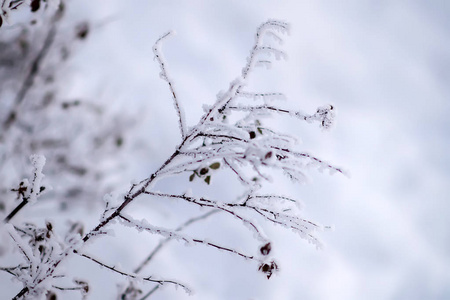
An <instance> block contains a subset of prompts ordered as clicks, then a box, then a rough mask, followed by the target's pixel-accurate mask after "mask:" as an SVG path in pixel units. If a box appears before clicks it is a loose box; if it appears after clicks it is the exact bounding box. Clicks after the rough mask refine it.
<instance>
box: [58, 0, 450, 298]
mask: <svg viewBox="0 0 450 300" xmlns="http://www.w3.org/2000/svg"><path fill="white" fill-rule="evenodd" d="M430 3H431V4H430ZM76 6H77V8H76V9H75V10H74V11H73V16H74V18H78V19H80V20H81V19H83V18H84V17H87V18H90V19H91V20H93V22H94V23H95V24H97V27H96V29H95V30H94V31H93V32H92V35H91V36H90V37H89V40H88V43H86V44H85V45H83V46H80V48H79V49H78V51H79V53H78V55H77V57H75V58H74V59H73V60H72V61H71V66H70V67H71V68H72V69H71V70H72V71H73V73H74V75H73V80H74V82H75V83H74V84H73V85H72V86H71V87H70V89H69V90H68V91H67V93H68V94H70V95H72V96H77V95H80V96H84V97H86V96H88V97H91V98H96V97H102V98H104V99H107V98H114V100H115V101H117V103H119V104H118V107H126V109H129V110H130V111H133V110H134V111H138V110H141V109H143V110H144V111H145V125H144V126H145V128H146V130H145V131H144V132H142V133H141V134H140V136H141V137H145V136H148V138H149V139H151V142H150V149H149V153H148V155H149V158H148V162H146V164H145V165H142V164H141V165H140V168H139V169H136V170H135V172H136V174H138V175H136V177H137V178H139V177H140V176H145V175H147V174H148V173H149V172H150V171H151V170H152V168H156V167H157V166H158V164H160V162H162V160H163V159H164V158H165V157H166V155H167V153H169V152H168V151H171V150H172V149H173V148H174V147H175V145H176V143H177V142H178V141H179V136H178V135H177V134H178V128H177V120H176V115H175V112H174V111H173V106H172V103H171V98H170V94H169V92H168V90H167V88H166V85H165V83H164V82H163V81H161V80H160V79H159V78H158V74H159V70H158V66H157V64H156V62H155V61H154V60H153V54H152V46H153V43H154V41H155V40H156V39H157V38H158V36H160V35H162V34H163V33H165V32H166V31H168V30H173V31H175V32H176V35H174V36H172V37H171V38H170V39H168V40H167V41H166V42H165V43H164V45H163V52H164V54H165V57H166V62H167V65H168V68H169V70H170V74H171V76H172V77H173V80H174V82H175V86H176V89H177V91H178V94H179V98H180V101H181V103H182V105H183V106H184V108H185V111H186V115H187V120H188V122H189V123H190V124H192V125H193V124H195V123H196V119H197V118H198V117H199V116H200V114H201V113H202V108H201V106H202V104H203V103H207V104H211V103H212V102H213V101H214V99H215V95H216V94H217V92H219V91H220V90H224V89H226V88H227V87H228V83H229V82H230V81H231V80H233V79H234V78H236V77H237V76H238V75H239V74H240V71H241V69H242V67H243V65H244V63H245V59H246V56H247V55H248V53H249V50H250V47H251V46H252V43H253V40H254V33H255V29H256V28H257V26H258V25H259V24H261V23H262V22H263V21H265V20H267V19H269V18H270V19H281V20H284V21H287V22H289V23H290V24H291V34H290V36H288V37H286V42H285V45H284V48H285V50H286V51H287V52H288V55H289V59H288V61H287V62H278V63H276V64H275V66H274V67H273V69H272V70H269V71H265V70H262V69H261V71H258V72H262V75H255V78H257V79H258V78H259V79H260V80H261V82H260V85H261V86H264V87H265V88H267V89H273V90H274V91H282V92H284V93H286V94H287V95H288V98H289V102H288V103H286V105H290V106H293V107H297V108H299V109H302V110H303V111H306V112H314V110H315V108H316V107H318V106H321V105H324V104H328V103H331V104H333V106H335V107H336V109H337V112H338V113H337V124H336V126H335V128H334V129H333V130H331V131H330V132H322V131H321V130H319V129H318V128H316V127H315V126H313V125H308V124H303V123H292V122H291V121H289V122H288V123H286V128H288V129H289V130H292V131H293V132H292V133H293V134H296V135H299V136H300V138H301V139H302V141H303V143H302V144H300V145H299V149H302V150H307V151H310V152H311V153H314V154H316V155H317V156H319V157H321V158H324V159H326V160H328V161H330V162H332V163H334V164H336V165H339V166H343V167H344V168H345V169H347V170H349V172H350V174H351V177H350V178H346V177H344V176H339V175H337V174H336V175H333V176H329V175H328V174H327V173H324V174H321V173H319V172H313V171H312V172H311V177H312V182H311V183H310V184H309V185H305V186H293V185H290V184H282V185H279V186H277V187H276V188H277V189H279V190H280V191H284V192H286V193H288V194H291V195H294V196H296V197H298V198H300V199H302V201H303V202H304V204H305V206H306V207H305V211H304V213H305V216H307V217H309V218H311V219H313V220H315V221H317V222H319V223H322V224H330V225H334V226H335V231H333V232H324V233H321V234H320V237H321V239H322V240H323V241H324V243H325V244H326V247H325V249H324V250H320V251H317V250H316V249H315V248H314V246H312V245H309V244H307V243H306V242H305V241H303V240H301V239H300V238H299V237H297V236H296V235H294V234H293V233H290V232H286V231H285V230H284V229H283V228H278V227H275V228H273V227H271V226H268V227H267V228H266V231H267V233H268V234H269V235H273V236H274V245H276V249H275V250H274V251H275V252H274V255H275V256H276V258H277V261H278V262H279V265H280V268H281V271H280V273H279V274H277V276H274V277H273V278H271V279H270V280H269V281H267V280H266V279H265V278H264V276H263V275H261V274H260V273H257V272H256V268H257V266H255V265H254V264H251V263H248V262H242V260H240V259H238V258H234V257H231V256H230V255H227V254H224V253H218V254H217V253H214V251H212V250H211V249H200V247H194V248H193V247H189V248H184V247H182V246H179V247H173V248H172V247H169V248H168V251H167V253H165V254H164V255H161V259H160V260H159V261H158V262H156V263H155V264H154V266H153V268H154V269H153V270H158V272H159V273H164V274H167V276H170V277H171V278H180V279H181V280H182V281H184V282H187V283H189V284H190V285H191V286H192V287H193V288H194V290H196V294H195V295H194V296H193V297H191V298H188V297H187V296H185V295H184V294H183V292H182V291H175V290H173V289H172V288H170V287H166V288H165V289H164V290H163V291H159V292H158V293H157V294H155V297H154V299H255V300H256V299H261V300H269V299H305V300H308V299H449V298H450V272H449V267H450V222H449V218H448V216H449V211H450V193H449V191H448V187H449V182H450V171H449V170H450V156H449V154H448V152H449V149H450V134H449V128H450V121H449V117H448V116H449V113H450V85H449V82H450V2H447V1H222V0H214V1H198V0H191V1H150V0H146V1H133V3H132V4H131V1H118V0H116V1H110V2H108V4H105V2H104V1H79V3H78V4H77V5H76ZM87 7H89V8H87ZM105 20H106V21H107V22H106V23H105ZM258 76H260V77H258ZM255 80H256V79H255ZM261 83H262V84H261ZM255 85H256V86H257V85H258V82H256V83H255ZM120 103H123V104H120ZM125 103H126V106H125ZM121 105H124V106H121ZM292 124H296V125H292ZM179 182H180V184H181V183H184V182H186V180H184V181H183V180H182V179H180V181H179ZM217 191H219V192H222V191H226V187H216V191H210V190H208V191H206V192H207V193H214V192H217ZM159 209H160V210H161V212H162V213H163V215H164V209H167V208H164V207H162V206H161V207H160V208H159ZM161 218H162V219H163V218H164V217H161ZM217 220H218V221H216V222H219V221H221V222H223V226H227V227H228V226H229V229H230V230H229V231H228V230H227V231H225V233H221V234H223V238H224V239H225V240H228V239H229V240H230V242H236V243H242V244H239V245H243V246H242V248H245V247H247V246H248V247H250V248H247V249H251V247H256V246H257V245H255V243H253V244H252V243H251V242H248V241H247V240H248V239H249V238H250V235H248V236H246V235H245V234H244V235H243V236H237V237H236V235H235V234H236V233H238V232H240V231H242V230H243V229H242V227H240V225H239V224H236V222H235V221H234V220H229V219H226V218H224V219H223V220H222V219H220V218H219V219H217ZM208 222H210V221H207V222H205V224H207V225H208V224H210V223H208ZM211 222H212V223H214V222H213V221H211ZM210 225H217V224H210ZM246 237H247V240H246ZM252 245H253V246H252ZM118 251H119V252H120V253H121V254H117V256H118V257H119V256H120V255H123V256H127V255H130V254H129V253H127V252H126V250H118ZM145 253H146V249H142V250H141V252H139V253H135V254H136V255H137V254H140V255H145ZM133 255H134V254H133ZM130 260H131V261H132V258H124V261H125V262H127V261H130ZM123 264H124V262H123ZM114 278H115V277H114ZM115 279H117V278H115ZM94 292H95V291H94ZM111 292H114V288H113V289H112V291H111ZM97 299H100V298H97Z"/></svg>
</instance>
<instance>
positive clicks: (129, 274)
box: [74, 251, 192, 294]
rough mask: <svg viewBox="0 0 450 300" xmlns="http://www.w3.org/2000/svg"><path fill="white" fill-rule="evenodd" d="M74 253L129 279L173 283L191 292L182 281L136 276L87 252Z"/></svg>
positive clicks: (162, 283)
mask: <svg viewBox="0 0 450 300" xmlns="http://www.w3.org/2000/svg"><path fill="white" fill-rule="evenodd" d="M74 253H76V254H78V255H79V256H81V257H84V258H87V259H89V260H91V261H93V262H95V263H96V264H98V265H100V266H102V267H104V268H106V269H108V270H111V271H113V272H115V273H117V274H120V275H122V276H125V277H128V278H131V279H138V280H143V281H148V282H153V283H158V284H160V285H164V284H173V285H175V286H179V287H181V288H183V290H184V291H185V292H186V293H188V294H190V293H191V292H192V291H191V289H190V288H188V287H187V286H186V285H184V284H182V283H179V282H177V281H175V280H170V279H157V278H153V276H148V277H141V276H137V275H135V274H131V273H127V272H124V271H122V270H120V269H119V268H117V267H115V266H110V265H108V264H106V263H104V262H101V261H100V260H98V259H96V258H94V257H92V256H90V255H88V254H85V253H79V252H78V251H74Z"/></svg>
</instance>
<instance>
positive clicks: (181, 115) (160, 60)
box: [153, 32, 186, 139]
mask: <svg viewBox="0 0 450 300" xmlns="http://www.w3.org/2000/svg"><path fill="white" fill-rule="evenodd" d="M170 34H171V32H168V33H166V34H164V35H163V36H161V37H160V38H159V39H158V40H157V41H156V43H155V45H154V46H153V53H154V54H155V59H156V61H157V62H158V64H159V67H160V68H161V73H160V76H161V78H162V79H163V80H164V81H166V82H167V84H168V85H169V89H170V92H171V93H172V98H173V105H174V107H175V110H176V112H177V114H178V125H179V127H180V132H181V139H184V138H185V137H186V121H185V117H184V112H183V110H182V108H181V105H180V102H179V100H178V98H177V95H176V93H175V89H174V87H173V82H172V80H171V79H170V77H169V75H168V74H167V68H166V65H165V63H164V60H163V55H162V53H161V51H160V49H159V47H160V44H161V43H162V41H163V40H164V39H166V38H167V37H168V36H169V35H170Z"/></svg>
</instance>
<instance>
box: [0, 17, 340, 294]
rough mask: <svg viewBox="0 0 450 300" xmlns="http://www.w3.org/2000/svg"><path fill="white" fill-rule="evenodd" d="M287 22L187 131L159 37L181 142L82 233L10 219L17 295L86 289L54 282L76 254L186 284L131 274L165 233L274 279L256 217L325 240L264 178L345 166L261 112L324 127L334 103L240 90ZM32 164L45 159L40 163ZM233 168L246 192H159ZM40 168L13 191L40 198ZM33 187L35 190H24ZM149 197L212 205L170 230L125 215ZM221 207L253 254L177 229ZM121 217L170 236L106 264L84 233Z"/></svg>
mask: <svg viewBox="0 0 450 300" xmlns="http://www.w3.org/2000/svg"><path fill="white" fill-rule="evenodd" d="M288 28H289V26H288V25H287V23H285V22H281V21H276V20H269V21H268V22H265V23H264V24H262V25H261V26H260V27H259V28H258V30H257V33H256V39H255V44H254V46H253V47H252V50H251V52H250V55H249V57H248V59H247V63H246V65H245V66H244V68H243V70H242V74H241V75H240V76H238V77H237V78H236V79H235V80H233V81H232V82H231V83H230V85H229V87H228V89H227V90H226V91H224V92H220V93H219V94H218V95H217V98H216V100H215V101H214V103H213V104H211V105H209V106H207V105H205V106H204V114H203V116H202V117H201V118H200V120H199V121H198V123H197V124H195V125H194V126H192V127H189V129H188V127H187V124H186V122H185V119H184V115H183V110H182V107H181V106H180V102H179V99H178V97H177V95H176V93H175V90H174V87H173V82H172V80H171V79H170V78H169V76H168V74H167V69H166V66H165V62H164V60H163V58H162V53H161V51H160V49H159V46H160V43H161V42H162V40H164V39H165V38H166V37H167V36H168V35H169V34H165V35H163V36H162V37H161V38H159V39H158V40H157V41H156V43H155V46H154V48H153V51H154V54H155V58H156V60H157V62H158V64H159V67H160V69H161V77H162V78H163V79H164V80H165V81H166V82H167V83H168V85H169V89H170V91H171V93H172V96H173V102H174V107H175V110H176V113H177V115H178V123H179V127H180V132H181V137H182V139H181V142H180V143H179V144H178V146H177V147H176V148H175V150H174V152H173V153H172V154H170V155H168V158H167V159H166V160H165V161H164V162H163V163H162V164H161V165H160V166H159V168H157V169H156V170H155V171H154V172H153V173H151V174H150V175H149V176H148V177H147V178H145V179H143V180H141V181H139V182H137V183H133V184H132V185H131V187H130V189H129V190H128V192H127V193H125V194H124V196H123V198H120V199H116V198H114V197H113V196H107V197H105V208H104V211H103V213H102V215H101V217H100V220H99V222H98V224H97V225H96V226H94V228H93V229H91V230H90V231H88V232H87V233H84V232H83V230H82V228H80V226H75V225H73V226H72V227H71V229H70V230H69V232H68V235H67V236H66V237H65V238H64V239H62V238H58V236H57V235H56V234H54V232H53V230H52V228H51V226H50V227H49V226H47V229H45V228H44V229H42V228H41V229H37V228H34V227H33V228H31V229H30V228H20V227H17V228H15V227H13V226H12V225H8V226H9V227H8V228H9V229H8V230H9V231H8V232H9V234H10V237H11V238H12V239H13V241H14V242H15V243H16V245H17V248H18V249H19V250H20V253H22V256H23V258H24V261H25V262H24V263H22V264H20V265H18V266H16V267H7V268H1V269H0V270H2V271H5V272H7V273H8V274H12V275H14V276H16V277H17V278H18V279H19V280H20V281H22V283H23V284H24V288H23V289H22V291H20V292H19V294H18V295H17V296H16V298H18V297H21V296H24V295H27V294H29V295H34V294H36V295H42V294H43V292H44V291H45V289H46V288H47V289H48V287H49V286H51V287H53V288H55V289H59V290H80V287H82V286H83V287H84V285H83V284H78V283H77V287H73V288H71V287H67V288H64V286H63V285H60V284H57V283H54V282H53V281H54V280H55V279H56V278H58V277H57V276H59V275H57V273H56V270H58V268H59V266H60V264H61V263H62V262H63V261H65V259H66V258H67V257H69V256H70V255H72V254H77V255H79V256H82V257H84V258H86V259H89V260H90V261H93V262H94V263H96V264H98V265H100V266H102V267H104V268H106V269H108V270H110V271H112V272H115V273H118V274H121V275H123V276H125V277H127V278H131V279H140V280H143V281H147V282H153V283H158V286H159V285H162V284H165V283H170V284H173V285H175V286H180V287H182V288H184V289H185V290H187V291H188V289H187V287H186V286H185V285H184V284H181V283H179V282H177V281H174V280H163V279H158V278H155V277H152V276H150V277H141V276H139V275H137V274H135V273H138V272H140V271H141V270H142V269H143V267H144V266H145V265H146V264H147V263H148V262H149V261H150V260H152V259H153V257H154V255H155V253H156V252H157V251H159V250H160V249H161V248H162V247H163V245H164V244H165V243H167V242H168V241H169V240H177V241H181V242H184V243H185V244H202V245H205V246H207V247H210V248H213V249H217V250H223V251H225V252H228V253H230V254H233V255H237V256H240V257H242V258H245V259H247V260H250V261H253V262H256V263H257V264H258V265H259V271H261V272H263V273H264V274H265V275H266V276H267V278H270V277H271V276H272V274H273V273H275V272H277V271H278V266H277V264H276V262H275V261H274V260H272V259H271V258H270V254H271V249H272V247H273V246H274V245H272V243H271V241H270V237H268V236H266V235H265V234H264V232H263V226H262V225H260V224H259V223H258V222H257V221H258V220H259V221H262V222H265V223H269V224H276V225H282V226H284V227H286V228H288V229H291V230H292V231H294V232H296V233H297V234H299V236H300V237H301V238H303V239H305V240H307V241H308V242H310V243H313V244H314V245H315V246H316V247H317V248H320V247H321V243H320V241H319V239H318V238H317V237H316V236H315V233H316V232H317V231H320V230H323V229H326V228H327V227H324V226H322V225H319V224H318V223H316V222H313V221H309V220H306V219H305V218H303V217H302V215H301V209H300V208H301V207H300V205H299V204H298V201H297V200H295V199H293V198H290V197H286V196H284V195H279V194H264V193H261V187H262V186H263V184H264V183H265V182H266V181H271V180H272V176H271V175H272V173H273V171H274V170H279V171H282V172H283V173H284V174H285V175H286V176H287V177H288V178H290V179H293V180H294V181H297V182H300V183H302V182H304V181H305V180H306V178H307V175H306V170H307V169H308V168H311V167H314V168H316V169H319V170H322V169H327V170H329V171H330V173H334V172H338V173H344V171H343V170H342V169H341V168H339V167H335V166H333V165H332V164H330V163H328V162H326V161H324V160H322V159H320V158H318V157H316V156H315V155H313V154H309V153H307V152H305V151H300V150H296V147H297V145H296V141H297V139H296V137H293V136H290V135H289V134H287V133H285V132H284V131H282V130H277V129H276V128H272V127H271V126H269V125H268V124H267V123H266V122H265V121H264V119H265V118H268V117H280V116H292V117H295V118H297V119H300V120H303V121H306V122H308V123H310V122H312V121H317V122H319V124H320V126H321V127H322V128H324V129H327V128H329V127H330V126H331V125H332V123H333V119H334V107H333V106H331V105H329V106H323V107H319V108H318V109H317V111H316V112H315V113H314V114H310V115H308V114H305V113H303V112H301V111H299V110H290V109H286V108H282V107H281V106H279V105H278V104H274V103H273V102H274V101H276V100H280V99H284V95H283V94H282V93H276V92H275V93H264V92H247V91H243V87H244V86H246V85H247V83H248V78H249V76H250V74H251V73H252V72H253V71H254V70H255V68H256V67H258V66H259V65H261V64H262V65H268V64H270V63H272V60H273V59H282V58H285V57H286V55H285V53H284V52H283V50H281V49H279V44H281V42H282V38H281V34H284V33H286V32H287V31H288ZM36 165H38V166H40V165H42V164H39V163H36ZM227 168H228V169H229V170H231V173H230V174H231V176H234V177H236V178H237V179H238V180H239V181H240V182H241V183H242V184H243V186H244V189H245V192H244V193H243V194H240V195H239V196H237V197H229V199H226V200H218V199H214V198H213V197H205V196H201V195H200V196H196V195H191V193H189V195H188V193H185V194H176V193H174V192H171V191H169V192H159V191H155V184H156V183H157V182H159V181H162V180H165V179H170V177H174V176H179V175H181V174H183V175H186V176H188V178H189V182H192V181H194V180H199V179H200V180H202V181H203V182H204V183H206V184H208V185H209V184H211V183H212V182H213V181H212V180H213V178H215V176H216V175H215V174H217V172H221V171H223V170H225V169H227ZM41 169H42V168H41ZM36 170H37V171H35V174H37V175H35V179H34V180H33V182H32V184H31V185H30V184H28V183H27V184H26V185H25V186H27V188H26V189H25V188H24V187H22V185H21V186H20V187H19V188H18V189H17V193H18V195H19V196H22V198H24V199H25V198H27V197H28V198H29V199H28V198H27V199H28V200H27V201H34V200H35V198H36V197H37V196H38V193H37V190H38V188H39V187H40V179H41V178H42V176H40V175H39V174H41V172H40V171H39V170H38V167H36ZM187 184H189V183H187ZM226 184H228V183H226ZM28 186H30V187H31V188H29V189H28ZM20 188H21V189H20ZM143 196H146V197H150V198H156V199H158V198H163V199H164V198H166V199H167V198H168V199H177V200H180V201H183V202H185V203H188V204H190V205H194V206H197V207H199V208H207V209H211V210H212V212H208V213H207V214H205V215H203V216H200V217H197V218H193V219H190V220H188V221H187V222H186V223H184V224H183V225H182V226H180V227H178V228H175V229H173V228H165V227H162V226H159V225H157V224H155V222H154V221H153V220H150V219H142V220H136V219H134V218H133V216H131V215H130V214H128V213H126V208H127V207H129V206H130V205H131V204H132V203H134V202H135V200H136V199H138V198H142V197H143ZM217 211H218V212H222V213H224V214H226V215H229V216H231V217H233V218H234V219H235V220H236V221H238V222H239V223H240V224H242V225H243V226H244V227H247V229H249V231H250V232H251V233H252V234H253V237H254V239H255V240H256V242H257V243H258V244H259V245H260V246H258V248H259V251H257V252H256V253H250V254H247V253H244V252H242V251H240V250H237V249H235V248H233V247H231V246H228V245H224V244H222V243H221V242H220V241H214V242H212V241H209V240H208V239H204V238H198V237H191V236H189V235H187V234H185V233H182V232H181V230H182V229H184V228H185V227H186V226H188V225H189V224H192V223H193V222H196V221H199V220H202V219H204V218H206V217H208V216H210V215H212V214H213V212H217ZM254 217H256V218H254ZM10 219H11V218H9V219H8V220H10ZM116 221H118V222H117V223H118V224H119V225H124V226H128V227H130V228H132V229H135V230H138V231H145V232H148V233H151V234H155V235H158V236H161V237H163V238H165V240H163V241H162V242H160V244H158V246H157V247H156V248H155V249H154V250H153V251H152V252H151V253H150V255H149V256H148V257H147V258H146V259H145V260H144V262H143V263H142V264H140V265H139V266H138V267H137V268H136V269H135V273H128V272H126V271H124V270H121V269H119V268H117V267H115V266H111V265H109V264H106V263H104V262H103V261H102V259H97V258H94V257H93V256H92V255H88V254H86V253H85V252H84V251H83V249H82V248H83V246H84V245H85V244H86V243H87V242H88V241H90V242H93V241H95V239H98V238H100V237H101V236H104V235H107V234H108V233H109V232H110V229H108V227H109V226H110V225H111V224H112V223H115V222H116ZM42 234H44V237H42V240H40V239H39V240H38V239H36V238H35V236H37V235H39V236H42ZM215 240H216V239H215ZM30 241H34V242H30ZM36 247H37V248H36ZM39 247H43V248H42V249H44V250H45V251H44V252H42V251H40V250H39V249H40V248H39ZM36 249H37V250H36ZM49 282H51V284H49ZM44 283H45V284H44ZM156 289H157V287H155V288H153V289H152V290H151V291H150V292H149V293H147V294H146V295H145V296H144V298H142V299H145V298H147V297H148V296H149V295H151V294H152V293H153V292H154V291H155V290H156ZM121 293H122V294H121V295H122V298H123V299H129V298H128V297H131V298H132V299H137V295H138V294H140V293H139V292H138V289H137V288H135V287H134V283H133V284H130V285H128V287H127V289H126V290H125V291H121Z"/></svg>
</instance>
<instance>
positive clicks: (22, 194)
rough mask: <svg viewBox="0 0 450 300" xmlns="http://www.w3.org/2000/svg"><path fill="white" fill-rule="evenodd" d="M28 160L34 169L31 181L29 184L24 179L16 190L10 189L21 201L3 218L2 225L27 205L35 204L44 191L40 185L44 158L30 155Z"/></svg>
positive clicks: (44, 188) (42, 176)
mask: <svg viewBox="0 0 450 300" xmlns="http://www.w3.org/2000/svg"><path fill="white" fill-rule="evenodd" d="M30 160H31V164H32V165H33V168H34V170H33V179H32V180H31V183H30V182H29V180H28V179H24V180H22V181H21V182H20V184H19V187H18V188H17V189H12V191H14V192H17V196H18V198H20V199H22V201H21V202H20V204H19V205H17V206H16V208H14V210H13V211H11V212H10V213H9V214H8V215H7V216H6V217H5V219H4V220H3V222H4V223H8V222H9V221H11V219H12V218H13V217H14V216H15V215H16V214H17V213H18V212H19V211H20V210H21V209H23V208H24V207H25V205H27V204H28V203H31V204H34V203H36V201H37V198H38V197H39V196H40V195H42V193H43V192H44V191H45V190H46V187H45V186H44V185H42V184H41V182H42V179H43V178H44V174H43V173H42V169H43V168H44V165H45V157H44V156H42V155H32V156H30ZM47 190H48V189H47Z"/></svg>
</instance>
